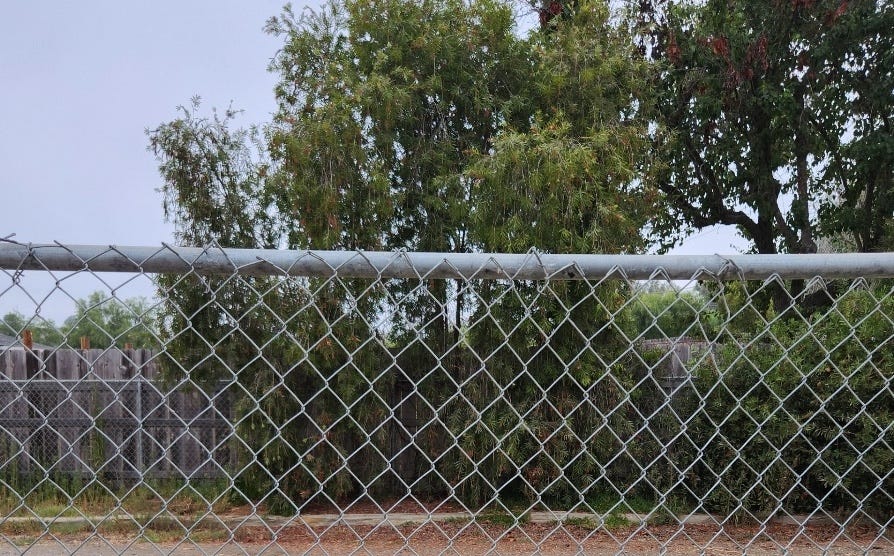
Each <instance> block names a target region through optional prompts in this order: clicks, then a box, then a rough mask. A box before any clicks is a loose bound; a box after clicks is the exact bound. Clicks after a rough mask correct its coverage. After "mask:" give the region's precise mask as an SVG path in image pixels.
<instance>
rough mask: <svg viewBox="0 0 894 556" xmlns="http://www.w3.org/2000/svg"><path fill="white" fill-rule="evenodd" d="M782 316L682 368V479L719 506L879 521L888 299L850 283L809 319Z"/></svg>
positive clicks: (891, 364)
mask: <svg viewBox="0 0 894 556" xmlns="http://www.w3.org/2000/svg"><path fill="white" fill-rule="evenodd" d="M879 298H881V299H882V300H881V301H878V299H879ZM792 314H794V315H797V313H796V312H794V311H789V316H787V317H785V318H775V317H774V315H773V314H772V312H771V313H770V314H768V315H767V321H768V322H769V323H770V324H769V325H765V327H764V329H763V330H759V331H756V332H754V333H753V334H752V335H751V339H750V340H747V341H745V342H743V344H742V345H741V346H739V345H734V343H733V341H732V340H727V341H725V342H724V345H723V347H722V348H721V349H720V350H719V352H718V353H717V354H716V357H715V358H714V359H706V360H704V361H703V363H702V364H700V365H699V366H698V367H697V368H695V369H694V370H693V383H692V388H691V389H689V390H687V391H686V392H685V393H684V395H682V396H680V399H679V400H678V401H677V403H676V411H677V413H678V414H679V415H680V416H681V419H682V420H684V421H687V420H688V423H687V431H688V433H687V434H688V438H689V441H688V442H682V443H680V446H678V448H677V450H676V451H675V460H676V463H677V465H678V466H679V467H680V468H681V469H686V470H687V471H688V472H687V476H686V480H687V486H688V487H689V488H690V489H691V492H692V493H693V494H694V496H695V497H696V498H698V499H700V500H702V501H703V502H704V506H705V508H706V509H707V510H711V511H719V512H722V513H735V512H741V511H743V510H745V511H748V512H752V513H758V512H760V513H763V512H768V513H776V512H779V511H780V510H785V511H794V512H810V511H813V510H815V509H822V510H823V511H826V512H830V513H835V514H838V515H840V516H851V515H855V514H856V513H859V512H865V513H866V514H868V515H871V516H875V517H882V518H884V516H890V515H891V514H892V512H894V501H892V499H891V497H890V494H889V493H891V492H894V477H892V476H891V473H890V470H891V469H892V468H894V451H892V449H891V447H892V446H894V428H892V422H894V394H892V389H891V380H892V377H894V360H892V357H894V346H892V342H891V341H890V340H891V337H892V334H894V330H892V326H894V325H892V318H894V301H892V299H891V298H890V297H889V296H885V295H883V294H881V295H877V294H873V293H872V292H870V291H866V290H853V291H850V292H848V293H847V294H845V295H843V296H842V297H841V298H840V299H839V300H838V301H837V302H836V303H835V304H834V305H833V306H832V307H830V308H828V309H827V310H825V311H823V312H819V313H815V314H814V315H812V316H811V317H809V318H801V317H799V316H791V315H792ZM699 400H703V403H700V402H699Z"/></svg>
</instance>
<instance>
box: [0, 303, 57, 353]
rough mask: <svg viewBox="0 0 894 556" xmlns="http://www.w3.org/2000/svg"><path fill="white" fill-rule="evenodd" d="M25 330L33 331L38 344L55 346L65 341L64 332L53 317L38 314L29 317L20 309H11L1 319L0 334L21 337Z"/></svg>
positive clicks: (33, 336) (33, 337)
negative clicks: (46, 317)
mask: <svg viewBox="0 0 894 556" xmlns="http://www.w3.org/2000/svg"><path fill="white" fill-rule="evenodd" d="M25 330H30V331H31V332H32V339H33V340H34V342H35V343H37V344H42V345H45V346H50V347H55V346H59V345H62V344H63V343H64V338H63V335H62V333H61V332H60V331H59V329H58V327H57V326H56V323H55V322H53V321H52V320H51V319H45V318H43V317H40V316H37V315H35V316H33V317H31V318H28V317H26V316H25V315H23V314H22V313H20V312H18V311H10V312H8V313H6V314H5V315H3V318H2V319H0V334H5V335H7V336H12V337H21V336H22V333H23V332H24V331H25Z"/></svg>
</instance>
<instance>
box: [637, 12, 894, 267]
mask: <svg viewBox="0 0 894 556" xmlns="http://www.w3.org/2000/svg"><path fill="white" fill-rule="evenodd" d="M640 6H641V9H640V11H639V13H638V14H637V23H638V24H639V29H640V31H641V32H642V33H643V38H644V40H643V51H644V52H646V53H647V54H648V55H649V56H650V57H651V58H652V59H653V60H654V61H655V66H654V68H655V72H654V84H653V86H652V87H650V88H648V89H646V91H650V92H653V93H654V94H651V95H645V96H644V99H643V103H644V106H648V107H650V108H651V109H652V110H651V114H652V117H654V119H655V123H656V127H655V133H654V137H653V138H654V143H653V145H654V147H655V156H653V157H652V158H651V160H650V164H649V172H648V174H647V175H648V180H649V181H650V183H654V184H655V185H656V187H658V188H659V189H660V190H661V192H662V194H663V198H662V202H663V203H665V204H666V205H667V207H669V210H668V211H666V212H665V213H664V215H663V216H662V218H660V219H659V220H657V221H656V223H655V224H656V225H655V228H654V229H655V231H657V232H658V233H659V235H660V236H661V237H662V238H663V239H664V240H665V241H667V242H672V241H674V240H676V239H679V238H680V237H681V236H682V235H683V234H684V233H685V232H687V231H688V230H687V229H685V228H681V227H680V225H679V222H680V221H681V220H682V221H684V222H686V223H687V224H688V225H689V226H691V227H694V228H696V229H700V228H703V227H706V226H711V225H714V224H726V225H734V226H737V228H738V230H739V231H740V232H741V233H742V234H743V235H744V236H745V237H746V238H747V239H748V240H750V241H751V242H752V244H753V246H754V249H755V250H756V251H757V252H760V253H775V252H777V251H784V252H793V253H810V252H815V251H816V237H817V233H818V232H821V233H826V234H840V233H844V234H848V235H851V236H853V238H854V240H855V242H856V244H857V246H858V248H859V249H860V250H862V251H872V250H877V249H879V248H880V247H881V246H882V245H885V244H887V243H890V237H889V234H890V231H891V225H892V224H891V223H892V218H891V215H892V214H894V211H892V204H891V203H892V191H894V188H892V176H894V174H892V163H891V161H892V154H891V153H892V152H894V151H892V150H891V148H890V145H891V143H892V135H891V134H892V130H891V124H890V121H889V120H890V106H891V104H892V94H894V93H892V91H894V87H892V86H891V83H892V79H894V77H892V67H894V64H892V63H891V60H892V56H894V50H892V39H891V34H890V33H889V32H888V30H889V29H890V28H891V27H892V25H894V8H892V6H891V3H890V2H873V1H869V0H867V1H857V2H840V1H839V0H819V1H810V2H777V1H775V0H760V1H754V2H736V3H730V2H726V1H724V0H710V1H708V2H691V1H688V0H683V1H678V2H677V1H674V2H644V3H640ZM646 97H648V98H646ZM817 207H818V209H819V210H818V211H817V210H816V208H817ZM817 215H818V216H819V218H817ZM886 238H887V239H886Z"/></svg>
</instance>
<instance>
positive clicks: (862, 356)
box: [0, 244, 894, 554]
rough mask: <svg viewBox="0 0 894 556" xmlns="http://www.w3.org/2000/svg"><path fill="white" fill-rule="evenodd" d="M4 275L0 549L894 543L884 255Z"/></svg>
mask: <svg viewBox="0 0 894 556" xmlns="http://www.w3.org/2000/svg"><path fill="white" fill-rule="evenodd" d="M0 268H3V269H5V270H2V271H0V272H2V275H0V279H2V283H0V309H2V310H3V311H4V312H5V313H6V316H5V317H3V321H2V322H0V342H2V345H0V541H2V548H0V551H3V552H4V553H5V552H12V553H16V552H19V551H25V550H31V551H33V552H34V553H37V554H43V553H58V552H75V551H78V550H81V551H83V552H84V553H103V552H105V553H113V554H114V553H128V554H142V553H146V554H153V553H184V554H187V553H196V552H199V553H208V554H212V553H225V554H230V553H234V554H241V553H251V554H254V553H274V554H275V553H314V554H317V553H318V554H341V553H364V554H366V553H372V554H398V553H400V554H405V553H406V554H413V553H415V554H432V553H435V554H439V553H451V554H473V553H499V554H531V553H543V554H553V553H555V554H573V553H582V554H591V553H592V554H616V553H618V554H620V553H625V554H648V553H655V552H671V553H699V552H701V553H712V554H720V553H739V552H748V553H756V554H764V553H779V552H784V553H792V554H814V553H834V554H850V553H866V552H867V551H874V552H873V553H884V552H887V551H894V541H892V538H891V533H890V528H891V526H892V521H894V518H892V515H894V488H892V487H894V471H892V470H894V424H892V423H894V386H892V377H894V342H892V337H894V320H892V319H894V297H892V287H894V280H892V279H891V276H894V259H892V258H890V256H886V255H866V256H829V257H821V258H816V257H804V256H801V257H797V256H794V257H775V258H773V257H771V258H766V257H751V258H749V257H745V256H743V257H735V258H729V259H723V258H719V257H714V258H711V257H702V258H669V257H652V258H648V257H647V258H643V257H627V258H625V257H614V258H612V257H594V256H584V255H581V256H574V255H568V256H558V255H552V256H547V255H539V254H537V253H529V254H527V255H457V254H413V253H391V254H384V253H363V252H350V253H333V252H328V253H326V252H316V253H314V252H304V253H298V252H265V251H239V250H227V249H219V248H217V247H211V248H208V249H194V250H189V249H180V248H170V247H162V248H159V249H149V248H101V247H84V246H82V247H66V246H61V245H56V246H29V245H19V244H9V245H0ZM774 269H775V270H774ZM112 271H115V273H112ZM48 277H49V279H47V278H48ZM79 280H80V282H78V281H79ZM85 281H86V283H85ZM89 282H92V284H90V283H89ZM75 284H77V287H76V288H75ZM91 286H92V287H93V289H94V290H99V294H94V295H92V296H90V297H89V298H84V299H81V300H80V301H79V302H78V303H76V311H75V312H74V315H73V317H72V318H70V319H68V320H66V321H65V322H64V323H59V324H58V325H57V323H56V322H53V321H50V320H48V319H46V318H44V317H43V316H42V315H44V314H46V312H47V311H48V310H50V308H52V307H53V306H55V304H58V302H59V301H60V300H77V299H78V298H79V297H83V296H84V295H85V294H83V293H79V294H77V295H76V294H75V291H74V290H77V291H78V292H84V291H86V292H89V291H92V290H91V289H90V287H91ZM136 286H140V287H142V288H143V290H147V289H148V288H151V289H152V290H154V291H155V292H156V297H155V299H156V301H149V302H143V303H133V302H131V301H130V300H129V299H128V298H127V297H126V296H125V292H127V291H130V290H134V291H141V290H140V288H139V287H136ZM12 309H17V310H18V312H11V311H12Z"/></svg>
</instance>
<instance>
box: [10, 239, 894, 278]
mask: <svg viewBox="0 0 894 556" xmlns="http://www.w3.org/2000/svg"><path fill="white" fill-rule="evenodd" d="M0 268H2V269H8V270H53V271H78V270H88V269H89V270H91V271H93V272H147V273H158V272H198V273H201V274H234V273H235V274H238V275H244V276H278V275H287V276H307V277H327V276H334V275H338V276H341V277H346V278H407V279H413V278H418V277H420V276H423V277H426V278H432V279H435V278H465V279H474V278H479V279H495V278H509V279H514V280H543V279H551V280H563V279H601V278H605V277H613V278H618V279H630V280H648V279H652V278H657V279H662V278H663V279H670V280H690V279H692V278H694V277H705V278H708V277H717V278H720V279H746V280H754V279H757V280H761V279H764V278H767V277H768V276H778V277H780V278H785V279H794V278H813V277H815V276H822V277H824V278H827V279H832V278H850V277H854V276H860V277H862V278H885V277H891V276H894V253H872V254H856V253H844V254H822V255H797V256H792V255H723V256H721V255H705V256H695V255H551V254H543V253H537V252H531V253H529V254H525V255H512V254H507V253H496V254H488V253H419V252H416V253H412V252H399V253H394V252H381V251H358V252H354V251H281V250H270V249H221V248H218V247H208V248H189V247H170V246H164V247H162V248H157V247H128V246H118V247H115V246H106V247H104V246H95V245H72V246H63V245H46V244H43V245H42V244H27V245H25V244H18V243H0Z"/></svg>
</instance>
